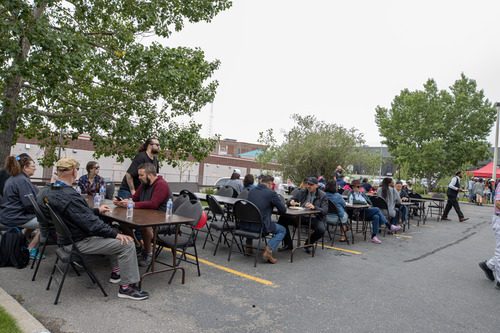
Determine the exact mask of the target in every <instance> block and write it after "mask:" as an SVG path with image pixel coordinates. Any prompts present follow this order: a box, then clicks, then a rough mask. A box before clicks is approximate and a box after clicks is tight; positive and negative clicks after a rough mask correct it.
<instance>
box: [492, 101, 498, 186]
mask: <svg viewBox="0 0 500 333" xmlns="http://www.w3.org/2000/svg"><path fill="white" fill-rule="evenodd" d="M495 107H496V108H497V123H496V126H495V150H494V151H493V172H492V175H491V179H494V180H495V188H496V185H497V184H496V181H497V163H498V121H499V117H500V102H496V103H495Z"/></svg>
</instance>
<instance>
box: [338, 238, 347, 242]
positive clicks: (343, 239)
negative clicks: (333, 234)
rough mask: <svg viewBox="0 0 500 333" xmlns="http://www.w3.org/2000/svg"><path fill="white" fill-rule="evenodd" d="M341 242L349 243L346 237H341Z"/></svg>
mask: <svg viewBox="0 0 500 333" xmlns="http://www.w3.org/2000/svg"><path fill="white" fill-rule="evenodd" d="M339 242H347V238H345V237H341V238H340V239H339Z"/></svg>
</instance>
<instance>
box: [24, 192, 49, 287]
mask: <svg viewBox="0 0 500 333" xmlns="http://www.w3.org/2000/svg"><path fill="white" fill-rule="evenodd" d="M26 197H27V198H28V200H29V201H30V203H31V204H32V205H33V208H34V210H35V216H36V219H37V220H38V223H39V224H40V243H39V244H38V254H37V255H36V256H35V258H33V262H32V263H31V269H33V267H35V265H36V267H35V271H34V272H33V276H32V277H31V281H35V279H36V275H37V273H38V269H39V268H40V263H41V262H42V258H43V255H44V253H45V248H46V247H47V242H48V238H49V233H50V231H51V230H54V226H53V225H51V223H50V221H49V220H48V219H47V218H46V217H45V215H43V213H42V211H41V209H40V206H38V203H37V202H36V199H35V196H34V195H33V194H32V193H30V194H28V195H26Z"/></svg>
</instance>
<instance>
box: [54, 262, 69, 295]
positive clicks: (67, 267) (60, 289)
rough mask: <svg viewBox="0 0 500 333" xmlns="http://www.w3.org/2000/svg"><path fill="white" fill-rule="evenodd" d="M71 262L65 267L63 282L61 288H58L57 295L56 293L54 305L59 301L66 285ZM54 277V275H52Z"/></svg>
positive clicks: (60, 284)
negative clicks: (65, 281)
mask: <svg viewBox="0 0 500 333" xmlns="http://www.w3.org/2000/svg"><path fill="white" fill-rule="evenodd" d="M69 266H70V265H69V263H68V264H66V267H64V273H63V276H62V278H61V282H60V283H59V288H58V289H57V295H56V300H55V301H54V305H57V302H58V301H59V296H60V295H61V291H62V287H63V285H64V280H65V279H66V275H67V274H68V271H69ZM50 278H51V279H52V276H51V277H50Z"/></svg>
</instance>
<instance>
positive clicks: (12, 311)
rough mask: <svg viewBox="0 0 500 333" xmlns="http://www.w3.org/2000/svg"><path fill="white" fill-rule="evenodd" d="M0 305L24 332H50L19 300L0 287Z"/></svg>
mask: <svg viewBox="0 0 500 333" xmlns="http://www.w3.org/2000/svg"><path fill="white" fill-rule="evenodd" d="M0 305H1V306H2V307H3V308H4V309H5V311H6V312H7V313H8V314H9V315H11V316H12V318H14V319H15V321H16V323H17V326H18V327H19V328H20V329H21V331H22V332H24V333H50V331H49V330H48V329H46V328H45V326H43V325H42V323H40V322H39V321H38V320H37V319H36V318H35V317H33V316H32V315H31V313H29V312H28V311H27V310H26V309H25V308H24V307H23V306H22V305H21V304H19V302H17V301H16V300H15V299H14V298H13V297H12V296H10V295H9V294H7V292H6V291H5V290H3V289H2V288H1V287H0Z"/></svg>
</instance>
